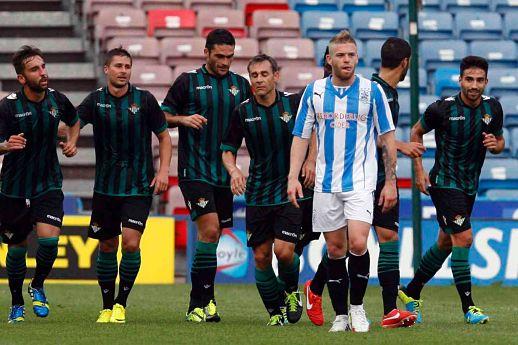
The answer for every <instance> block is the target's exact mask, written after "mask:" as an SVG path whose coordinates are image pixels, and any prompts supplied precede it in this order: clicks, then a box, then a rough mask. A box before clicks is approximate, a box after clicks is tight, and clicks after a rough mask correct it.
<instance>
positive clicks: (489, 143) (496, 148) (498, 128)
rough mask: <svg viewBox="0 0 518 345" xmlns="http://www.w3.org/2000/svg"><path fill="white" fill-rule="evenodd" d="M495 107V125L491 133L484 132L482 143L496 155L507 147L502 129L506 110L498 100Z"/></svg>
mask: <svg viewBox="0 0 518 345" xmlns="http://www.w3.org/2000/svg"><path fill="white" fill-rule="evenodd" d="M494 107H495V108H494V109H495V115H496V118H495V121H494V123H493V125H494V127H493V130H492V131H491V132H490V133H485V132H484V133H482V135H483V139H482V144H483V145H484V147H485V148H487V149H488V150H489V152H491V153H492V154H495V155H496V154H499V153H501V152H502V151H503V150H504V148H505V140H504V136H503V131H502V125H503V119H504V112H503V110H502V106H501V105H500V103H499V102H496V104H495V106H494Z"/></svg>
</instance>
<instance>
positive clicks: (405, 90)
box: [397, 68, 428, 97]
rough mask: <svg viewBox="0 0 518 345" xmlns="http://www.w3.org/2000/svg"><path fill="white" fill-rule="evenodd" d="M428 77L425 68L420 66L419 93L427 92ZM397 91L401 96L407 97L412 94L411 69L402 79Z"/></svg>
mask: <svg viewBox="0 0 518 345" xmlns="http://www.w3.org/2000/svg"><path fill="white" fill-rule="evenodd" d="M427 80H428V78H427V75H426V71H425V69H424V68H419V93H420V94H425V93H426V85H427V84H428V81H427ZM397 91H398V94H399V96H400V97H403V96H404V97H406V95H410V70H409V71H408V73H407V74H406V77H405V80H403V81H401V82H400V83H399V84H398V86H397Z"/></svg>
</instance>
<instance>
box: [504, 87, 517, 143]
mask: <svg viewBox="0 0 518 345" xmlns="http://www.w3.org/2000/svg"><path fill="white" fill-rule="evenodd" d="M500 104H502V110H503V111H504V126H505V127H507V128H513V127H518V98H517V97H516V96H511V95H508V96H503V97H502V98H500ZM515 145H516V146H518V141H515Z"/></svg>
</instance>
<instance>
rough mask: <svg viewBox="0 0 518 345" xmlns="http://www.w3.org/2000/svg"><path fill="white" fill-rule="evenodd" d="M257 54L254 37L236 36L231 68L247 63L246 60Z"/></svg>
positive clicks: (257, 45) (256, 43) (257, 49)
mask: <svg viewBox="0 0 518 345" xmlns="http://www.w3.org/2000/svg"><path fill="white" fill-rule="evenodd" d="M257 54H259V43H258V42H257V40H256V39H255V38H237V39H236V48H235V52H234V62H232V68H235V67H236V66H237V65H243V66H245V67H246V66H247V65H248V60H250V59H251V58H253V57H254V56H256V55H257Z"/></svg>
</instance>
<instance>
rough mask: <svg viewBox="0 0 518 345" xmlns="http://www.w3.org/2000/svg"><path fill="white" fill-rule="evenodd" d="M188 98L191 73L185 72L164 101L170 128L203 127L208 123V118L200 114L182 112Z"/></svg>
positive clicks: (163, 108)
mask: <svg viewBox="0 0 518 345" xmlns="http://www.w3.org/2000/svg"><path fill="white" fill-rule="evenodd" d="M187 99H189V75H188V74H187V73H183V74H181V75H180V76H179V77H178V78H177V79H176V80H175V82H174V83H173V85H172V86H171V88H170V89H169V91H168V92H167V96H166V98H165V99H164V102H163V103H162V110H163V111H164V114H165V119H166V121H167V124H168V126H169V127H170V128H174V127H178V126H185V127H190V128H195V129H202V128H203V126H204V125H206V124H207V119H206V118H205V117H204V116H202V115H200V114H193V115H182V114H181V111H182V109H184V105H185V101H186V100H187Z"/></svg>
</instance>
